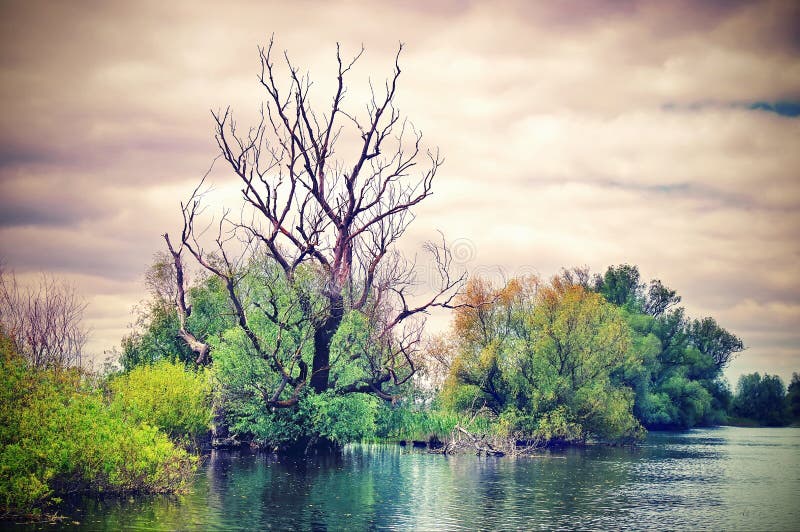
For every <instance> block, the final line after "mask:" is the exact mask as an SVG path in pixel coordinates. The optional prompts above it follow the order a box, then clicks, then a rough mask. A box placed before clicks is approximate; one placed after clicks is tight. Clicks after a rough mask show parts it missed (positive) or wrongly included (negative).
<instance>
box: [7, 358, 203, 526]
mask: <svg viewBox="0 0 800 532" xmlns="http://www.w3.org/2000/svg"><path fill="white" fill-rule="evenodd" d="M196 463H197V459H196V457H193V456H190V455H189V454H188V453H187V452H186V451H185V450H183V449H180V448H176V447H175V445H173V443H172V442H171V441H170V440H169V438H168V437H167V435H166V434H164V433H163V432H161V431H159V430H158V429H157V428H156V427H154V426H152V425H148V424H146V423H142V422H136V421H133V420H132V419H129V418H126V417H123V416H120V415H119V413H118V412H117V411H115V410H113V409H110V408H108V406H107V405H106V404H105V402H104V400H103V397H102V395H101V394H100V393H99V392H98V391H97V390H89V389H86V388H85V387H82V385H81V376H80V374H79V372H78V371H77V370H75V369H60V370H58V369H48V370H39V369H35V368H31V367H30V366H29V365H28V364H27V363H26V362H25V361H24V360H22V359H21V358H20V357H14V356H4V357H3V358H2V359H0V514H4V515H9V514H29V513H39V512H40V511H41V508H42V507H46V506H47V504H48V503H49V502H51V501H52V499H53V496H54V495H56V494H62V493H70V492H76V491H97V492H113V493H120V492H151V493H153V492H173V491H179V490H181V489H182V488H183V487H184V485H185V482H186V480H187V479H188V477H189V476H190V474H191V473H192V471H193V470H194V468H195V466H196Z"/></svg>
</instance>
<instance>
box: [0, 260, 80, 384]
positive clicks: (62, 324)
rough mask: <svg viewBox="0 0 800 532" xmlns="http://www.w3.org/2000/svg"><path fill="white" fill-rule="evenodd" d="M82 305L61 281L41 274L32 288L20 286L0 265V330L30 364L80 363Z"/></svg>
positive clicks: (38, 366)
mask: <svg viewBox="0 0 800 532" xmlns="http://www.w3.org/2000/svg"><path fill="white" fill-rule="evenodd" d="M86 305H87V303H86V301H85V300H84V299H83V298H82V297H81V296H80V295H79V294H78V292H77V290H76V289H75V287H74V286H72V285H70V284H68V283H66V282H64V281H60V280H58V279H56V278H54V277H48V276H45V275H42V277H41V281H40V282H39V284H38V285H37V286H36V287H31V286H23V285H21V284H20V283H19V282H18V281H17V277H16V275H15V274H14V273H13V272H8V271H6V270H5V269H4V268H3V266H2V264H0V332H2V333H3V334H4V335H6V336H8V337H9V338H11V340H12V341H13V342H14V344H15V347H16V348H17V350H18V351H19V353H21V354H22V355H23V356H24V357H25V358H26V359H27V360H28V361H29V362H30V363H31V364H32V365H33V366H34V367H37V368H44V367H65V366H69V365H80V364H81V355H82V352H83V348H84V346H85V345H86V340H87V339H88V330H87V329H86V327H84V325H83V313H84V311H85V310H86Z"/></svg>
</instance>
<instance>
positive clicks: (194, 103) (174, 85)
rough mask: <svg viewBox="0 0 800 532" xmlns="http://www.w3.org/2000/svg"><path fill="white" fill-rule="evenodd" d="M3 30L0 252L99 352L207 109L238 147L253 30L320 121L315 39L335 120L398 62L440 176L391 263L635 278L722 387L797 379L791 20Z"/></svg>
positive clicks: (123, 318) (535, 13)
mask: <svg viewBox="0 0 800 532" xmlns="http://www.w3.org/2000/svg"><path fill="white" fill-rule="evenodd" d="M0 10H2V13H0V15H2V16H0V34H1V35H2V37H0V39H2V48H0V72H1V73H2V80H3V81H2V84H0V97H2V99H3V101H4V102H5V106H4V112H3V114H2V115H0V256H1V257H2V259H3V260H5V261H6V262H7V263H8V264H9V266H11V267H13V268H15V269H16V271H17V272H18V273H19V274H20V275H22V276H23V277H25V278H33V277H34V276H35V274H36V272H39V271H46V272H53V273H56V274H58V275H62V276H65V277H67V278H69V279H71V280H72V281H74V282H75V283H76V284H78V285H79V286H80V288H81V289H82V290H83V292H84V293H85V294H86V295H87V297H89V298H90V303H91V304H90V307H89V312H90V315H89V319H90V324H91V325H92V327H93V330H94V336H93V340H92V342H91V344H90V347H91V349H92V350H93V351H94V352H95V353H97V354H100V353H102V351H103V350H105V349H109V348H111V347H113V346H114V345H116V344H118V342H119V339H120V337H121V336H122V335H123V334H124V333H125V332H126V327H127V324H128V323H129V322H130V321H131V315H130V309H131V307H132V306H133V305H134V304H136V303H137V302H138V301H139V300H140V299H142V298H144V297H145V293H144V292H145V291H144V287H143V284H142V280H141V276H142V273H143V271H144V269H145V268H146V266H147V264H148V263H149V262H150V261H151V259H152V256H153V254H154V253H155V252H157V251H158V250H160V249H161V246H162V241H161V239H160V234H161V233H163V232H164V231H175V230H176V229H177V228H178V227H179V225H178V224H179V220H180V217H179V212H178V203H179V201H180V200H181V199H184V198H185V197H186V196H187V195H188V193H189V192H190V191H191V189H192V187H193V186H194V185H195V184H196V182H197V179H198V178H199V177H200V176H201V175H202V174H203V173H205V171H206V170H207V169H208V167H209V165H210V164H211V161H212V159H213V158H214V156H215V155H216V152H215V149H216V146H215V143H214V140H213V136H212V127H211V120H210V113H209V110H210V109H220V108H225V107H226V106H228V105H230V106H231V107H232V109H233V110H234V112H235V113H236V117H237V120H238V121H239V122H240V123H241V124H242V125H246V124H247V123H248V122H249V120H250V119H251V118H252V117H253V116H254V114H255V112H256V111H257V110H258V106H259V102H260V101H261V100H262V99H263V95H262V93H261V91H260V90H259V86H258V83H257V82H256V74H257V68H258V58H257V50H256V46H257V45H258V44H262V45H263V44H264V43H265V41H266V40H267V39H268V38H269V35H271V34H273V33H274V34H275V37H276V40H277V46H278V47H279V48H281V49H283V48H285V49H287V50H288V52H289V53H290V54H291V57H292V59H293V61H294V62H295V63H296V64H298V65H300V66H301V67H302V68H303V69H304V70H305V69H308V71H309V72H310V74H311V76H312V78H313V79H314V82H315V84H314V86H313V88H312V96H314V97H315V98H316V102H317V103H318V105H320V106H326V105H328V101H329V89H330V88H331V87H332V85H333V83H334V79H333V76H332V74H333V73H334V62H333V58H334V55H333V54H334V50H335V43H336V42H337V41H338V42H340V43H341V45H342V49H343V51H345V52H346V53H352V54H354V53H356V52H357V50H358V49H359V48H360V46H361V44H362V43H363V44H364V46H365V47H366V53H365V55H364V57H363V58H362V60H361V62H360V63H359V65H358V68H357V69H356V70H355V71H354V73H353V77H352V79H351V84H350V91H349V93H348V95H347V103H348V104H349V105H350V106H351V108H352V109H353V110H355V111H358V110H359V109H360V105H361V102H363V100H364V96H365V95H366V94H367V93H368V90H369V88H368V87H369V85H368V81H369V80H370V79H371V80H372V81H373V82H374V83H375V84H376V86H378V87H380V86H381V83H382V80H383V78H384V77H385V76H386V75H387V74H388V73H389V72H390V69H391V64H392V61H393V57H394V53H395V52H396V49H397V44H398V42H399V41H403V42H405V43H406V45H407V46H406V49H405V51H404V52H403V55H402V57H401V66H402V68H403V76H402V77H401V86H400V94H399V104H400V106H401V110H402V111H403V112H404V113H405V114H407V115H408V116H409V117H411V119H412V120H413V122H414V124H415V125H416V126H417V127H418V128H420V129H421V130H422V131H423V132H424V133H425V139H426V141H427V142H428V143H429V144H430V145H431V146H439V147H440V148H441V150H442V153H443V154H444V155H445V156H446V164H445V166H444V168H443V169H442V171H441V173H440V174H439V175H438V176H437V182H436V183H435V194H434V196H433V197H432V198H430V200H428V201H427V202H426V204H425V205H422V206H421V207H420V208H419V209H418V211H417V221H416V222H415V224H414V225H413V226H412V229H411V230H410V232H409V233H408V235H407V240H406V242H405V244H404V245H405V246H406V249H407V250H408V251H409V252H411V253H413V252H416V251H418V249H419V244H420V243H421V242H422V241H423V240H424V239H427V238H432V237H435V236H436V230H437V229H440V230H442V231H444V232H445V234H446V235H447V236H448V237H449V238H451V239H453V240H454V241H455V242H456V243H457V244H458V246H459V250H460V252H461V253H462V255H461V256H462V259H463V262H464V264H465V265H466V266H469V267H470V268H471V269H472V270H474V271H478V272H480V273H484V274H486V275H497V276H498V277H502V276H503V275H506V276H508V275H513V274H515V273H529V272H538V273H540V274H541V275H543V276H549V275H551V274H554V273H556V272H557V271H558V270H559V269H560V268H561V267H562V266H566V267H569V266H574V265H588V266H590V267H591V268H592V269H593V270H595V271H602V270H603V269H604V268H605V267H606V266H608V265H609V264H620V263H625V262H627V263H632V264H638V265H639V266H640V269H641V271H642V274H643V276H644V277H645V278H647V279H649V278H660V279H662V280H663V281H664V282H665V283H666V284H667V285H669V286H671V287H673V288H675V289H677V290H678V291H679V293H680V294H682V295H683V298H684V303H685V304H686V306H687V309H688V311H689V312H690V313H691V314H692V315H694V316H698V317H700V316H704V315H712V316H714V317H716V318H717V319H718V321H719V322H720V323H721V324H722V325H723V326H725V327H727V328H729V329H731V330H732V331H733V332H735V333H736V334H738V335H740V336H741V337H742V338H743V339H744V341H745V343H746V344H747V345H748V346H749V349H748V351H747V352H746V353H745V354H743V355H742V356H741V357H739V358H738V359H737V360H736V361H735V362H734V364H733V366H732V368H731V370H730V371H729V372H728V374H729V376H730V377H731V378H732V379H734V380H735V378H736V377H737V376H738V374H740V373H741V372H750V371H756V370H760V371H768V372H771V373H779V374H780V375H781V376H782V377H783V378H784V379H788V378H789V376H790V375H791V372H792V371H795V370H800V332H797V331H798V329H800V327H798V325H800V283H798V281H797V277H798V273H799V272H798V266H797V265H798V264H800V175H799V174H800V150H798V149H797V146H798V145H800V144H799V142H798V141H800V61H799V60H798V58H799V57H800V37H798V35H800V34H798V31H797V28H798V27H800V4H797V3H796V2H790V1H775V2H727V1H721V2H699V3H698V2H689V1H685V2H684V1H679V2H659V1H653V2H639V1H622V2H619V1H613V2H612V1H608V2H604V1H600V2H598V1H588V0H587V1H577V0H572V1H566V2H527V1H523V0H519V1H517V2H499V3H497V2H478V1H475V2H469V1H460V0H450V1H442V2H423V1H416V0H412V1H407V2H397V3H394V2H393V3H389V2H386V3H379V2H310V1H307V2H306V1H300V2H288V1H287V2H270V3H268V4H261V3H255V2H245V1H241V2H232V3H228V4H226V6H225V8H224V9H223V8H220V6H218V5H212V4H203V3H200V2H188V1H186V2H169V3H166V4H165V3H159V2H155V1H153V2H136V3H129V4H127V5H124V4H122V3H109V2H4V3H3V4H2V7H0ZM340 153H341V154H342V156H343V157H345V156H346V146H343V148H342V150H341V151H340ZM228 177H229V175H228V174H226V172H225V169H224V166H223V165H218V166H217V167H216V168H215V170H214V171H213V172H212V174H211V175H210V177H209V182H210V183H211V184H212V185H213V186H214V187H215V189H216V192H214V193H213V194H212V195H211V196H209V198H210V199H212V201H213V202H214V203H215V206H220V204H221V203H223V202H227V203H230V202H235V196H236V189H235V188H234V187H233V186H232V185H231V182H230V181H229V180H228ZM444 325H445V323H444V321H443V319H442V318H441V317H438V318H437V320H435V323H434V326H436V327H442V326H444Z"/></svg>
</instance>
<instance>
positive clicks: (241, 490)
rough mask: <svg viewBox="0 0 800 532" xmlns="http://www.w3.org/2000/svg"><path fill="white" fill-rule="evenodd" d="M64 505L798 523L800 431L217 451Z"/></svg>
mask: <svg viewBox="0 0 800 532" xmlns="http://www.w3.org/2000/svg"><path fill="white" fill-rule="evenodd" d="M62 512H64V513H66V514H67V515H69V517H70V521H76V522H78V523H80V524H77V525H71V526H73V527H74V528H75V529H89V530H97V529H99V530H103V529H109V530H110V529H121V528H124V529H131V530H195V529H203V530H215V529H216V530H250V529H293V530H309V529H310V530H342V529H353V530H408V529H419V530H441V529H446V530H458V529H468V530H475V529H484V530H498V529H511V530H513V529H522V530H530V529H548V530H552V529H576V528H592V529H596V528H603V529H607V528H621V527H625V528H635V529H664V528H667V529H692V530H697V529H714V530H796V529H798V527H800V429H797V428H778V429H749V428H732V427H724V428H717V429H703V430H692V431H688V432H681V433H651V434H650V435H649V436H648V439H647V441H646V443H645V444H643V445H641V446H639V447H637V448H634V449H630V448H608V447H592V448H587V449H570V450H568V451H565V452H561V453H556V452H553V453H546V454H545V455H543V456H540V457H533V458H527V457H526V458H517V459H514V458H508V457H505V458H478V457H475V456H455V457H442V456H438V455H430V454H426V453H425V452H421V451H418V450H416V451H415V450H413V449H404V448H401V447H399V446H396V445H352V446H348V447H347V448H346V449H345V451H344V453H343V454H342V455H341V456H337V457H326V458H312V459H302V460H289V459H285V458H277V457H275V456H272V455H265V454H253V453H249V452H215V453H214V454H212V455H211V456H210V457H209V458H208V459H207V461H206V463H205V464H204V466H203V467H202V468H201V470H200V472H199V473H198V478H197V480H196V482H195V484H194V486H193V488H192V492H191V493H190V494H188V495H185V496H181V497H146V498H141V497H137V498H127V499H122V500H120V499H106V500H93V499H88V498H84V499H82V500H80V501H78V502H77V504H73V505H72V506H65V508H64V509H63V510H62ZM67 523H69V521H68V522H67ZM62 526H63V525H62Z"/></svg>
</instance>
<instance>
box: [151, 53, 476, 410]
mask: <svg viewBox="0 0 800 532" xmlns="http://www.w3.org/2000/svg"><path fill="white" fill-rule="evenodd" d="M273 46H274V43H273V41H272V40H270V42H269V45H268V46H267V47H266V48H265V49H264V48H260V49H259V55H260V60H261V72H260V75H259V82H260V84H261V86H262V88H263V89H264V91H265V92H266V102H265V103H264V104H263V105H262V107H261V113H260V120H259V121H258V123H257V124H255V125H254V126H252V127H249V128H247V129H246V130H242V129H240V128H239V127H238V124H237V122H236V121H235V120H234V118H233V113H232V112H231V110H230V109H226V110H224V111H220V112H214V113H212V114H213V117H214V121H215V127H216V140H217V144H218V146H219V149H220V154H221V157H222V158H223V159H224V160H225V161H227V163H228V164H229V165H230V168H231V169H232V170H233V173H234V174H235V175H236V177H237V178H238V180H239V184H240V186H241V193H242V198H243V206H242V208H241V211H240V213H239V216H238V217H237V218H238V219H234V218H233V217H232V216H231V211H229V210H226V211H225V213H224V214H223V215H222V218H221V219H220V220H218V223H217V224H215V226H216V229H217V235H216V238H215V239H213V240H214V241H213V244H212V251H207V250H206V249H205V248H204V246H203V244H202V243H201V241H203V238H201V237H202V234H203V233H204V231H205V230H207V229H208V228H209V227H210V226H205V227H199V226H198V219H199V218H200V216H201V214H202V212H203V207H202V206H201V204H202V200H203V194H202V192H201V188H202V186H203V180H201V183H200V185H198V187H197V188H196V189H195V190H194V192H193V193H192V195H191V197H190V199H189V200H188V201H187V202H186V203H183V204H182V211H183V219H184V227H183V231H182V235H181V242H180V246H179V247H177V248H174V247H173V246H172V244H170V241H169V236H168V235H164V237H165V239H166V240H167V245H168V247H169V249H170V252H171V253H172V255H173V257H174V259H175V265H176V271H180V270H181V267H180V266H179V264H180V262H181V260H182V255H181V253H182V251H183V250H184V249H185V250H188V251H189V253H190V254H191V255H192V256H193V257H194V259H195V260H196V261H197V263H198V264H200V265H201V266H202V267H203V268H205V269H206V270H208V271H209V272H211V273H213V274H214V275H216V276H218V277H219V278H220V279H221V280H222V281H223V282H224V284H225V286H226V290H227V293H228V296H229V299H230V302H231V306H232V309H233V313H234V315H235V317H236V321H237V323H238V325H239V326H240V327H241V328H242V330H243V331H244V332H245V334H246V336H247V338H248V339H249V342H250V344H251V345H252V348H253V349H254V350H255V352H256V353H257V354H258V355H259V356H262V357H263V358H264V359H266V360H268V361H270V364H271V365H272V367H273V369H274V370H275V371H276V372H277V373H278V374H279V375H280V376H281V378H280V381H279V384H278V386H277V389H276V390H274V391H273V392H272V393H269V394H265V398H266V400H267V403H268V404H269V405H271V406H291V405H293V404H295V403H296V401H297V397H298V394H299V392H300V390H302V389H303V387H304V386H306V385H309V386H310V387H311V388H313V390H315V391H316V392H322V391H324V390H327V389H329V387H330V384H331V383H330V372H331V367H332V364H333V363H335V362H336V361H333V360H331V349H330V348H331V340H332V338H333V336H334V334H335V333H336V331H337V329H338V328H339V326H340V324H341V323H342V319H343V317H344V316H345V314H346V313H347V312H348V311H350V310H358V311H360V312H362V313H364V314H365V315H367V316H369V318H370V321H371V326H372V330H373V331H374V338H373V342H372V344H373V348H370V349H365V350H364V352H355V353H352V354H351V355H350V356H351V359H352V360H355V359H358V360H360V361H361V362H362V363H363V364H364V367H366V368H368V377H365V378H363V379H360V380H359V381H358V382H353V383H349V384H348V385H346V386H341V387H338V388H337V389H336V390H337V392H341V393H349V392H363V393H371V394H374V395H377V396H378V397H382V398H384V399H387V400H392V399H394V395H393V394H392V393H390V392H388V391H387V390H386V387H387V386H398V385H401V384H403V383H404V382H407V381H408V379H410V377H411V375H413V374H414V373H415V371H416V369H417V367H416V362H415V358H416V353H417V351H418V349H419V348H420V343H421V327H422V321H423V320H421V319H418V318H419V317H420V316H421V315H423V314H425V313H427V312H428V311H429V310H430V309H432V308H434V307H444V308H452V307H453V305H452V302H453V301H454V297H455V296H456V294H457V292H458V290H459V288H460V286H461V285H462V284H463V281H464V276H463V275H462V276H459V277H451V275H450V266H451V264H452V255H451V253H450V251H449V249H448V248H447V246H446V245H445V243H444V240H442V242H439V243H430V244H429V245H428V246H427V251H428V252H430V254H431V256H432V259H433V262H434V264H435V268H434V270H435V273H436V274H437V277H438V279H439V280H438V286H437V287H436V289H435V290H434V293H433V295H431V296H430V297H428V298H426V299H424V300H422V301H417V302H414V301H413V299H414V297H413V296H414V286H415V284H416V283H415V275H414V269H415V263H414V261H411V260H408V259H406V258H404V257H403V256H401V255H400V254H399V253H398V252H397V249H396V242H397V241H398V239H399V238H400V237H401V236H402V235H403V233H404V232H405V230H406V228H407V227H408V225H409V224H410V223H411V221H412V220H413V219H414V216H413V213H412V208H413V207H414V206H416V205H418V204H419V203H420V202H422V201H423V200H424V199H426V198H427V197H429V196H430V195H431V191H432V188H431V187H432V182H433V178H434V176H435V174H436V172H437V170H438V169H439V167H440V165H441V164H442V159H441V158H440V156H439V154H438V151H434V152H431V151H428V150H424V149H423V147H422V134H421V133H420V132H419V131H417V130H416V129H415V128H414V127H413V126H412V125H411V124H410V123H409V122H408V121H407V120H405V119H403V118H401V115H400V112H399V111H398V110H397V108H396V107H395V106H394V103H393V102H394V100H395V96H396V91H397V84H398V79H399V77H400V72H401V70H400V63H399V57H400V53H401V51H402V48H403V46H402V45H400V47H399V49H398V51H397V55H396V56H395V61H394V65H393V66H394V68H393V73H392V75H391V76H390V77H389V79H388V80H387V81H386V82H385V84H384V85H383V87H382V89H381V90H377V89H376V88H375V87H374V86H373V85H372V83H370V94H371V97H370V99H369V101H368V102H367V104H366V106H365V108H364V111H363V112H361V113H356V112H354V111H352V110H351V109H347V108H346V107H345V105H344V101H345V94H346V93H347V89H346V86H345V78H346V77H347V75H348V73H349V72H350V71H351V69H352V68H353V67H354V65H355V64H356V62H357V61H358V60H359V58H360V57H361V55H362V54H363V52H364V50H363V48H362V49H361V50H360V51H359V52H358V53H357V54H355V56H354V57H352V58H351V59H349V60H344V59H343V58H342V55H341V52H340V49H339V46H338V45H337V50H336V63H337V75H336V83H335V89H334V91H333V95H332V97H331V99H330V103H329V104H328V105H327V106H326V108H325V109H324V110H322V111H320V110H318V109H317V108H315V107H314V106H313V105H312V102H311V98H310V96H309V94H310V89H311V86H312V83H311V80H310V79H309V77H308V75H304V74H301V73H300V71H299V70H298V69H297V68H296V67H295V66H294V64H293V63H292V62H291V61H290V59H289V56H288V54H287V53H285V52H284V53H283V54H282V60H283V62H284V64H285V67H286V68H287V72H288V76H287V82H286V86H285V87H283V86H281V84H279V82H278V81H277V78H278V77H279V76H278V69H277V68H276V66H275V63H274V55H275V54H274V50H273ZM337 150H341V152H343V154H345V153H346V152H348V151H350V152H351V154H350V162H347V157H345V158H340V157H339V153H338V152H337ZM204 179H205V178H204ZM237 247H238V248H239V249H242V248H243V249H244V250H245V251H244V253H236V252H235V251H234V249H235V248H237ZM258 254H263V255H266V256H267V257H268V258H269V260H271V261H273V263H274V264H275V265H276V270H277V272H278V273H279V274H280V276H282V280H283V281H285V282H287V283H292V282H294V280H295V276H296V275H297V272H298V270H299V268H301V267H303V268H306V269H311V270H313V271H314V272H315V273H316V274H317V276H318V278H319V279H321V283H320V285H321V286H320V287H319V290H318V292H319V295H320V296H321V300H322V301H323V303H324V304H323V305H322V306H321V307H319V308H316V307H314V305H312V304H311V302H310V300H309V298H307V297H305V298H303V297H301V298H300V300H299V301H298V302H297V306H298V307H300V308H301V309H302V311H303V315H304V319H305V320H306V321H307V322H308V323H309V324H310V331H311V332H310V334H309V335H308V337H307V338H306V337H305V336H304V334H300V333H298V330H299V329H298V328H297V324H296V323H294V324H291V323H289V322H288V321H287V319H288V318H287V315H286V314H285V312H283V311H281V310H280V309H279V307H278V305H275V304H270V303H266V304H258V303H253V302H248V301H246V300H245V297H244V295H243V292H244V291H245V290H244V288H243V286H242V280H243V278H244V276H245V266H246V264H247V263H248V257H253V256H256V255H258ZM179 285H180V283H179ZM268 285H269V283H265V285H264V286H265V287H268ZM181 298H182V296H181V295H180V294H179V295H178V297H177V299H176V301H177V307H178V309H179V314H184V315H188V312H189V310H188V308H187V307H186V306H185V304H184V303H182V302H181ZM312 307H313V308H312ZM253 312H259V313H262V314H263V315H265V316H267V317H268V318H269V319H270V321H271V322H273V323H274V324H275V325H276V326H278V327H279V329H280V331H282V332H283V331H287V334H288V331H290V330H293V331H294V334H295V336H296V338H295V340H296V342H295V343H294V344H293V345H297V341H305V340H307V341H308V342H313V360H311V367H310V368H309V367H308V364H307V362H305V361H304V360H302V357H301V356H300V354H299V352H298V353H295V354H294V355H291V356H290V357H289V358H288V359H287V358H286V357H285V356H284V357H283V358H281V356H279V354H278V351H277V350H276V346H274V345H266V344H265V342H264V341H263V340H262V339H261V338H259V336H258V334H256V332H255V331H254V330H253V328H252V327H251V314H252V313H253ZM282 312H283V314H282ZM279 343H280V340H279ZM193 349H194V348H193ZM281 397H283V399H281Z"/></svg>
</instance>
